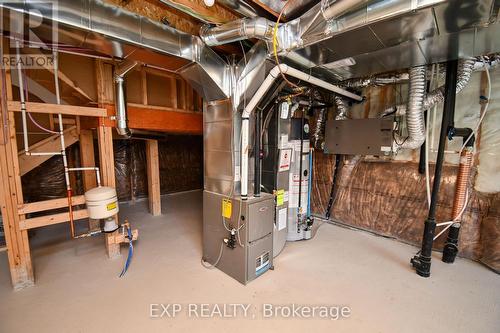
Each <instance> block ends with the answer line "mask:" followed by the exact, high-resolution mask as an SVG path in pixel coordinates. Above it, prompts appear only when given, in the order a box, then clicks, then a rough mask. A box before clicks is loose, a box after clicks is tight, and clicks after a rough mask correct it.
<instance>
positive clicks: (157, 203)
mask: <svg viewBox="0 0 500 333" xmlns="http://www.w3.org/2000/svg"><path fill="white" fill-rule="evenodd" d="M146 160H147V171H148V197H149V212H150V213H151V214H152V215H154V216H158V215H161V193H160V161H159V158H158V141H156V140H146Z"/></svg>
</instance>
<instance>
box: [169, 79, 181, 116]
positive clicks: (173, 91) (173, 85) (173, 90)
mask: <svg viewBox="0 0 500 333" xmlns="http://www.w3.org/2000/svg"><path fill="white" fill-rule="evenodd" d="M169 81H170V84H169V88H170V102H171V104H170V105H172V107H173V108H175V109H177V108H178V107H179V105H178V103H177V79H175V78H170V79H169Z"/></svg>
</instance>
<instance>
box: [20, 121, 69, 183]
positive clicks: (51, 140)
mask: <svg viewBox="0 0 500 333" xmlns="http://www.w3.org/2000/svg"><path fill="white" fill-rule="evenodd" d="M77 141H78V134H77V131H76V126H72V127H68V128H67V129H65V130H64V144H65V146H66V147H69V146H71V145H72V144H74V143H75V142H77ZM60 150H61V141H60V139H59V134H54V135H52V136H50V137H48V138H46V139H43V140H41V141H39V142H37V143H35V144H34V145H31V146H30V151H31V152H58V151H60ZM17 156H18V158H19V166H20V168H19V172H20V174H21V176H23V175H25V174H27V173H28V172H30V171H31V170H33V169H34V168H36V167H37V166H39V165H40V164H42V163H43V162H45V161H47V160H48V159H50V158H51V157H52V156H49V155H42V156H37V155H33V156H30V155H26V154H25V153H24V150H22V151H20V152H18V153H17ZM56 156H57V155H56Z"/></svg>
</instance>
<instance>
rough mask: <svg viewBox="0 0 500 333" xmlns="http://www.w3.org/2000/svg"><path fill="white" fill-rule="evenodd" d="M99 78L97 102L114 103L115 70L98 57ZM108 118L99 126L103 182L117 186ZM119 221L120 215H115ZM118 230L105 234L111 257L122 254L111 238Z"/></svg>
mask: <svg viewBox="0 0 500 333" xmlns="http://www.w3.org/2000/svg"><path fill="white" fill-rule="evenodd" d="M96 79H97V102H98V105H99V106H100V107H102V106H104V105H105V104H106V103H113V101H114V98H113V72H112V68H111V67H110V66H109V65H107V64H104V63H103V62H102V61H101V60H99V59H96ZM105 124H106V118H99V126H98V127H97V141H98V144H99V163H100V170H101V182H102V185H104V186H109V187H113V188H116V180H115V160H114V155H113V132H112V131H113V130H112V128H111V127H107V126H105ZM115 218H116V221H117V222H118V221H119V220H118V215H116V216H115ZM115 234H117V231H115V232H113V233H108V234H106V235H105V245H106V252H107V254H108V257H109V258H111V259H112V258H116V257H118V256H120V244H114V243H113V242H110V241H109V239H110V238H112V237H114V235H115Z"/></svg>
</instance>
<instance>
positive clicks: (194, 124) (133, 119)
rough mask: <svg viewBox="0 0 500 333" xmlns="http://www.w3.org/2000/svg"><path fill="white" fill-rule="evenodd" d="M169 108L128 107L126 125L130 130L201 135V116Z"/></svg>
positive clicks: (200, 114)
mask: <svg viewBox="0 0 500 333" xmlns="http://www.w3.org/2000/svg"><path fill="white" fill-rule="evenodd" d="M174 110H175V109H172V110H171V111H170V110H169V108H155V107H147V108H145V107H143V106H142V107H137V106H134V105H130V104H129V106H128V125H129V127H130V128H135V129H144V130H151V131H159V132H167V133H173V134H192V135H202V134H203V114H202V113H198V112H196V113H195V112H181V111H178V110H175V111H174Z"/></svg>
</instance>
